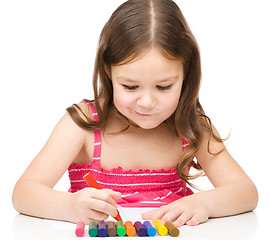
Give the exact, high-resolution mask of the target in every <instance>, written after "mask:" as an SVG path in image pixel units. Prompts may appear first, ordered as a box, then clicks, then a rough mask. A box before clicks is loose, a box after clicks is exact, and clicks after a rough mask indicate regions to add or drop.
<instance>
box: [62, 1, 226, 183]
mask: <svg viewBox="0 0 269 240" xmlns="http://www.w3.org/2000/svg"><path fill="white" fill-rule="evenodd" d="M149 47H156V48H158V49H160V50H161V52H162V54H163V55H164V56H165V57H167V58H169V59H178V60H181V61H182V62H183V64H184V81H183V85H182V90H181V96H180V99H179V102H178V106H177V108H176V110H175V112H174V113H173V114H172V116H170V117H169V119H168V120H167V123H168V124H169V125H171V126H172V127H173V129H174V130H175V132H176V134H177V135H178V136H180V137H182V138H185V139H186V140H187V141H188V142H189V147H188V148H187V149H186V150H185V152H184V156H183V159H182V161H181V163H180V164H178V166H177V171H178V175H179V177H181V178H182V179H183V180H185V181H186V182H188V183H189V180H190V179H193V178H196V177H198V176H200V175H201V174H202V171H200V172H199V173H198V174H196V175H192V176H191V175H189V174H188V173H186V171H185V170H186V169H187V168H188V166H189V165H190V164H191V162H192V161H193V159H194V157H195V154H196V153H197V151H198V149H199V147H200V146H201V142H202V138H203V133H204V132H205V131H206V132H207V133H209V140H208V151H209V152H210V150H209V142H210V138H212V136H213V138H214V139H215V140H217V141H219V142H222V139H220V138H218V137H217V136H216V135H215V134H214V133H213V130H212V125H211V122H210V119H209V118H208V117H207V116H206V115H205V112H204V110H203V108H202V106H201V104H200V102H199V88H200V81H201V63H200V52H199V47H198V44H197V42H196V40H195V38H194V36H193V34H192V32H191V30H190V28H189V26H188V24H187V22H186V20H185V18H184V16H183V14H182V13H181V11H180V9H179V7H178V6H177V5H176V4H175V3H174V2H173V1H172V0H129V1H126V2H125V3H123V4H122V5H120V6H119V7H118V8H117V9H116V10H115V12H114V13H113V14H112V15H111V17H110V19H109V20H108V22H107V23H106V24H105V26H104V28H103V30H102V32H101V35H100V38H99V45H98V49H97V54H96V59H95V67H94V73H93V89H94V104H95V107H96V109H97V113H98V115H99V119H100V120H99V121H98V122H94V121H92V120H91V119H90V118H88V117H87V116H86V115H85V114H84V113H83V112H82V110H81V109H80V108H79V106H78V105H76V104H74V105H73V106H71V107H69V108H67V111H68V112H69V114H70V116H71V117H72V119H73V120H74V121H75V122H76V123H77V124H78V125H79V126H80V127H82V128H85V129H96V128H102V127H104V126H105V123H106V120H107V118H108V114H109V113H111V112H113V113H114V114H116V115H117V116H119V117H121V118H122V119H123V120H124V121H126V122H127V123H128V124H129V125H130V124H132V123H131V122H129V121H128V119H126V118H125V117H124V116H123V115H121V113H119V112H118V111H117V109H116V108H115V107H114V104H113V87H112V81H111V79H110V78H109V76H108V75H107V73H106V67H105V66H107V68H110V67H111V66H112V65H122V64H125V63H127V62H129V61H131V60H133V59H135V58H136V57H137V56H138V55H139V54H140V53H142V52H143V51H144V50H146V49H147V48H149ZM78 111H80V112H82V114H83V115H84V118H81V117H80V115H79V113H78ZM84 119H86V120H84ZM211 154H217V153H211ZM194 167H195V168H196V169H198V170H202V169H201V167H200V165H199V164H198V163H195V164H194Z"/></svg>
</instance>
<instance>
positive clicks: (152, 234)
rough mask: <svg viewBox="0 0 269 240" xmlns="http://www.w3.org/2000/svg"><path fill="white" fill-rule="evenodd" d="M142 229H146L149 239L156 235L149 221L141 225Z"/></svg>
mask: <svg viewBox="0 0 269 240" xmlns="http://www.w3.org/2000/svg"><path fill="white" fill-rule="evenodd" d="M143 225H144V227H145V228H146V229H147V233H148V235H149V236H150V237H153V236H155V235H156V229H155V228H154V227H152V225H151V224H150V222H149V221H145V222H144V223H143Z"/></svg>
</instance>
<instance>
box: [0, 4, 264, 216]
mask: <svg viewBox="0 0 269 240" xmlns="http://www.w3.org/2000/svg"><path fill="white" fill-rule="evenodd" d="M123 2H124V1H120V0H100V1H90V0H79V1H71V0H46V1H45V0H44V1H41V0H24V1H21V0H0V103H1V113H0V114H1V115H0V121H1V122H0V138H1V145H0V153H1V154H0V157H1V174H0V183H1V191H2V194H1V198H2V206H1V208H2V207H3V211H1V212H2V213H4V216H5V218H6V219H9V220H11V221H12V219H13V218H14V216H15V215H16V212H15V210H13V208H12V205H11V195H12V190H13V187H14V185H15V183H16V181H17V180H18V178H19V177H20V175H21V174H22V173H23V171H24V170H25V168H26V167H27V166H28V164H29V163H30V162H31V160H32V159H33V158H34V157H35V155H36V154H37V153H38V152H39V151H40V150H41V148H42V147H43V145H44V144H45V142H46V140H47V138H48V137H49V135H50V133H51V131H52V130H53V128H54V126H55V124H56V123H57V121H58V120H59V119H60V117H61V116H62V115H63V114H64V112H65V108H66V107H68V106H70V105H72V104H73V103H77V102H79V101H80V100H82V99H83V98H88V99H92V96H93V95H92V87H91V86H92V85H91V79H92V72H93V65H94V59H95V53H96V47H97V41H98V38H99V34H100V32H101V29H102V27H103V25H104V24H105V22H106V21H107V20H108V18H109V17H110V15H111V14H112V12H113V11H114V10H115V9H116V7H117V6H119V5H120V4H121V3H123ZM176 2H177V3H178V5H179V7H180V8H181V10H182V12H183V14H184V15H185V17H186V19H187V21H188V23H189V25H190V27H191V29H192V31H193V33H194V35H195V37H196V38H197V41H198V43H199V46H200V49H201V58H202V75H203V76H202V86H201V90H200V102H201V104H202V106H203V107H204V109H205V111H206V113H207V115H208V116H209V117H210V118H211V120H212V122H213V123H214V125H215V126H216V127H217V129H218V130H219V132H220V134H221V135H222V137H226V136H227V135H229V133H230V131H231V135H230V138H229V140H228V141H227V142H226V146H227V148H228V150H229V151H230V153H231V154H232V155H233V156H234V158H235V159H236V160H237V161H238V163H239V164H240V165H241V166H242V168H243V169H244V170H245V171H246V172H247V174H248V175H249V176H250V177H251V178H252V179H253V181H254V182H255V183H256V185H257V187H258V190H259V193H260V198H261V199H260V203H259V206H258V208H257V210H256V212H257V213H258V214H259V215H258V216H259V218H260V219H262V216H264V217H265V215H263V213H265V212H266V211H267V213H268V207H267V206H266V202H265V199H264V197H265V195H266V189H267V184H268V178H267V175H268V160H269V158H268V154H267V149H268V144H269V141H268V135H269V127H268V123H269V113H268V103H269V99H268V93H267V92H268V86H269V84H268V81H269V77H268V63H269V61H268V55H269V47H268V43H269V31H268V28H269V27H268V23H269V15H268V10H269V7H268V3H267V1H265V0H264V1H262V0H255V1H254V0H252V1H248V0H245V1H243V0H237V1H234V0H226V1H214V0H203V1H201V0H177V1H176ZM199 181H200V180H198V181H196V184H198V185H199ZM200 183H201V186H202V187H205V188H206V187H208V186H209V184H208V183H207V181H205V180H201V181H200ZM68 187H69V182H68V178H67V175H65V176H64V177H63V178H62V179H61V181H60V182H59V183H58V184H57V186H56V188H57V189H61V190H64V191H66V190H67V189H68ZM3 198H4V200H3ZM3 203H4V204H3ZM2 216H3V215H2Z"/></svg>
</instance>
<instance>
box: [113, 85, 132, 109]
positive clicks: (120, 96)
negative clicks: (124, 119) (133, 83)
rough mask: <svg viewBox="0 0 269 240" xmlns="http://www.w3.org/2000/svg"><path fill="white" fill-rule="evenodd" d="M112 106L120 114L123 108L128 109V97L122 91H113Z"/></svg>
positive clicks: (129, 100) (129, 101)
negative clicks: (113, 105)
mask: <svg viewBox="0 0 269 240" xmlns="http://www.w3.org/2000/svg"><path fill="white" fill-rule="evenodd" d="M113 100H114V104H115V106H116V108H117V109H118V110H119V111H120V112H122V110H123V108H126V107H128V106H129V105H130V104H131V99H130V97H129V96H128V95H127V94H126V93H125V92H123V91H119V90H118V89H114V99H113Z"/></svg>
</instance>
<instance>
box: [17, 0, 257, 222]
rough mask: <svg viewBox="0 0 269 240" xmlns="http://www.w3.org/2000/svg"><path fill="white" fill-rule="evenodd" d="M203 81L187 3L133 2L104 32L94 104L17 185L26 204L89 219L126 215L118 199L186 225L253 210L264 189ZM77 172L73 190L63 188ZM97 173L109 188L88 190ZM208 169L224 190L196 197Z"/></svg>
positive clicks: (53, 215)
mask: <svg viewBox="0 0 269 240" xmlns="http://www.w3.org/2000/svg"><path fill="white" fill-rule="evenodd" d="M200 80H201V66H200V54H199V49H198V45H197V42H196V40H195V38H194V36H193V34H192V32H191V30H190V29H189V27H188V25H187V22H186V20H185V18H184V16H183V15H182V13H181V11H180V9H179V8H178V6H177V5H176V4H175V3H174V2H173V1H172V0H129V1H127V2H125V3H123V4H122V5H121V6H120V7H119V8H118V9H117V10H116V11H115V12H114V13H113V14H112V16H111V17H110V19H109V21H108V22H107V23H106V24H105V26H104V28H103V30H102V32H101V36H100V40H99V46H98V50H97V56H96V62H95V69H94V75H93V88H94V100H93V101H88V100H83V101H82V102H80V103H78V104H74V105H73V106H71V107H69V108H67V113H66V114H65V115H64V116H63V117H62V119H61V120H60V121H59V123H58V124H57V125H56V127H55V129H54V130H53V132H52V134H51V136H50V137H49V139H48V141H47V143H46V144H45V146H44V147H43V149H42V150H41V151H40V153H39V154H38V155H37V156H36V157H35V159H34V160H33V161H32V163H31V164H30V165H29V167H28V168H27V169H26V171H25V172H24V174H23V175H22V177H21V178H20V179H19V180H18V182H17V184H16V186H15V188H14V193H13V204H14V207H15V208H16V210H17V211H19V212H21V213H24V214H27V215H32V216H37V217H42V218H50V219H58V220H64V221H70V222H77V221H84V222H85V223H89V222H90V221H92V220H95V221H100V220H104V219H106V218H107V217H108V215H111V216H116V214H117V212H116V208H117V205H120V206H126V207H132V206H133V207H157V208H156V209H155V210H153V211H150V212H146V213H144V214H143V215H142V217H143V218H144V219H149V220H156V219H160V220H170V221H173V222H174V224H175V225H176V226H177V227H179V226H181V225H183V224H187V225H197V224H199V223H202V222H205V221H207V219H208V218H209V217H221V216H228V215H234V214H238V213H242V212H246V211H251V210H253V209H254V208H255V207H256V205H257V201H258V194H257V190H256V187H255V185H254V184H253V182H252V181H251V180H250V179H249V177H248V176H247V175H246V173H245V172H244V171H243V170H242V169H241V167H240V166H239V165H238V164H237V163H236V161H235V160H234V159H233V158H232V156H231V155H230V154H229V153H228V151H227V149H226V148H225V146H224V144H223V140H222V139H221V138H220V136H219V134H218V132H217V130H216V129H215V127H214V126H213V124H212V123H211V121H210V119H209V117H207V116H206V114H205V112H204V110H203V108H202V106H201V104H200V102H199V98H198V96H199V94H198V93H199V87H200ZM194 158H195V159H196V161H194ZM191 167H194V168H196V169H198V170H199V171H200V172H199V173H198V174H197V175H195V176H192V175H190V174H189V169H190V168H191ZM67 169H68V171H69V177H70V181H71V187H70V189H69V192H61V191H56V190H54V189H53V187H54V185H55V184H56V183H57V181H58V180H59V179H60V178H61V176H62V175H63V174H64V172H65V171H66V170H67ZM88 172H90V173H91V174H92V175H93V176H94V178H95V179H96V180H97V182H98V183H99V184H100V186H101V187H102V188H103V190H97V189H93V188H89V187H87V185H86V183H85V182H84V181H83V176H84V175H85V174H86V173H88ZM203 173H205V174H206V175H207V177H208V178H209V180H210V181H211V182H212V184H213V185H214V187H215V189H213V190H209V191H202V192H199V193H196V194H193V192H192V191H191V189H190V188H189V187H188V185H187V184H188V183H189V180H191V179H194V178H196V177H198V176H200V175H201V174H203ZM189 184H190V183H189Z"/></svg>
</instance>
